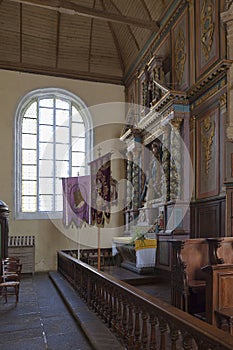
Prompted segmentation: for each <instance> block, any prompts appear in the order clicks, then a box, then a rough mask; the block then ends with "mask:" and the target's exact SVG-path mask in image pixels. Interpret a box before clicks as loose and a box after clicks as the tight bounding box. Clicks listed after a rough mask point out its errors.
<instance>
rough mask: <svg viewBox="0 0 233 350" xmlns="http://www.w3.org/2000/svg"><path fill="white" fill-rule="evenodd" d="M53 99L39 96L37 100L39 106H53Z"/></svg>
mask: <svg viewBox="0 0 233 350" xmlns="http://www.w3.org/2000/svg"><path fill="white" fill-rule="evenodd" d="M53 106H54V100H53V98H41V99H40V100H39V107H53Z"/></svg>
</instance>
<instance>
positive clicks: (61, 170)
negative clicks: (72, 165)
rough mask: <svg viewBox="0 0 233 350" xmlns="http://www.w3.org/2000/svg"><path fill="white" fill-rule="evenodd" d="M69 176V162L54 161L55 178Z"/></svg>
mask: <svg viewBox="0 0 233 350" xmlns="http://www.w3.org/2000/svg"><path fill="white" fill-rule="evenodd" d="M67 176H69V162H67V161H59V160H58V161H56V177H67Z"/></svg>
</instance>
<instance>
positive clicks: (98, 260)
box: [98, 226, 100, 271]
mask: <svg viewBox="0 0 233 350" xmlns="http://www.w3.org/2000/svg"><path fill="white" fill-rule="evenodd" d="M98 271H100V227H99V226H98Z"/></svg>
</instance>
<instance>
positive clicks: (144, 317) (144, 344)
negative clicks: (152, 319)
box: [141, 312, 148, 349]
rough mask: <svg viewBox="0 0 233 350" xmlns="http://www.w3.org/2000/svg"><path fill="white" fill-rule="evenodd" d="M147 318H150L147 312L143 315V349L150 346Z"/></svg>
mask: <svg viewBox="0 0 233 350" xmlns="http://www.w3.org/2000/svg"><path fill="white" fill-rule="evenodd" d="M147 318H148V315H147V314H146V313H145V312H143V313H142V337H141V342H142V345H143V347H142V348H143V349H146V348H147V345H148V334H147Z"/></svg>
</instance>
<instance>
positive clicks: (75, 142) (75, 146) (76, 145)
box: [72, 138, 85, 152]
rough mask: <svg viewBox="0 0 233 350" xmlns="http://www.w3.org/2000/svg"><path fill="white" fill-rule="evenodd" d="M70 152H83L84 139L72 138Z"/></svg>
mask: <svg viewBox="0 0 233 350" xmlns="http://www.w3.org/2000/svg"><path fill="white" fill-rule="evenodd" d="M72 151H73V152H75V151H76V152H85V138H78V139H77V138H73V139H72Z"/></svg>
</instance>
